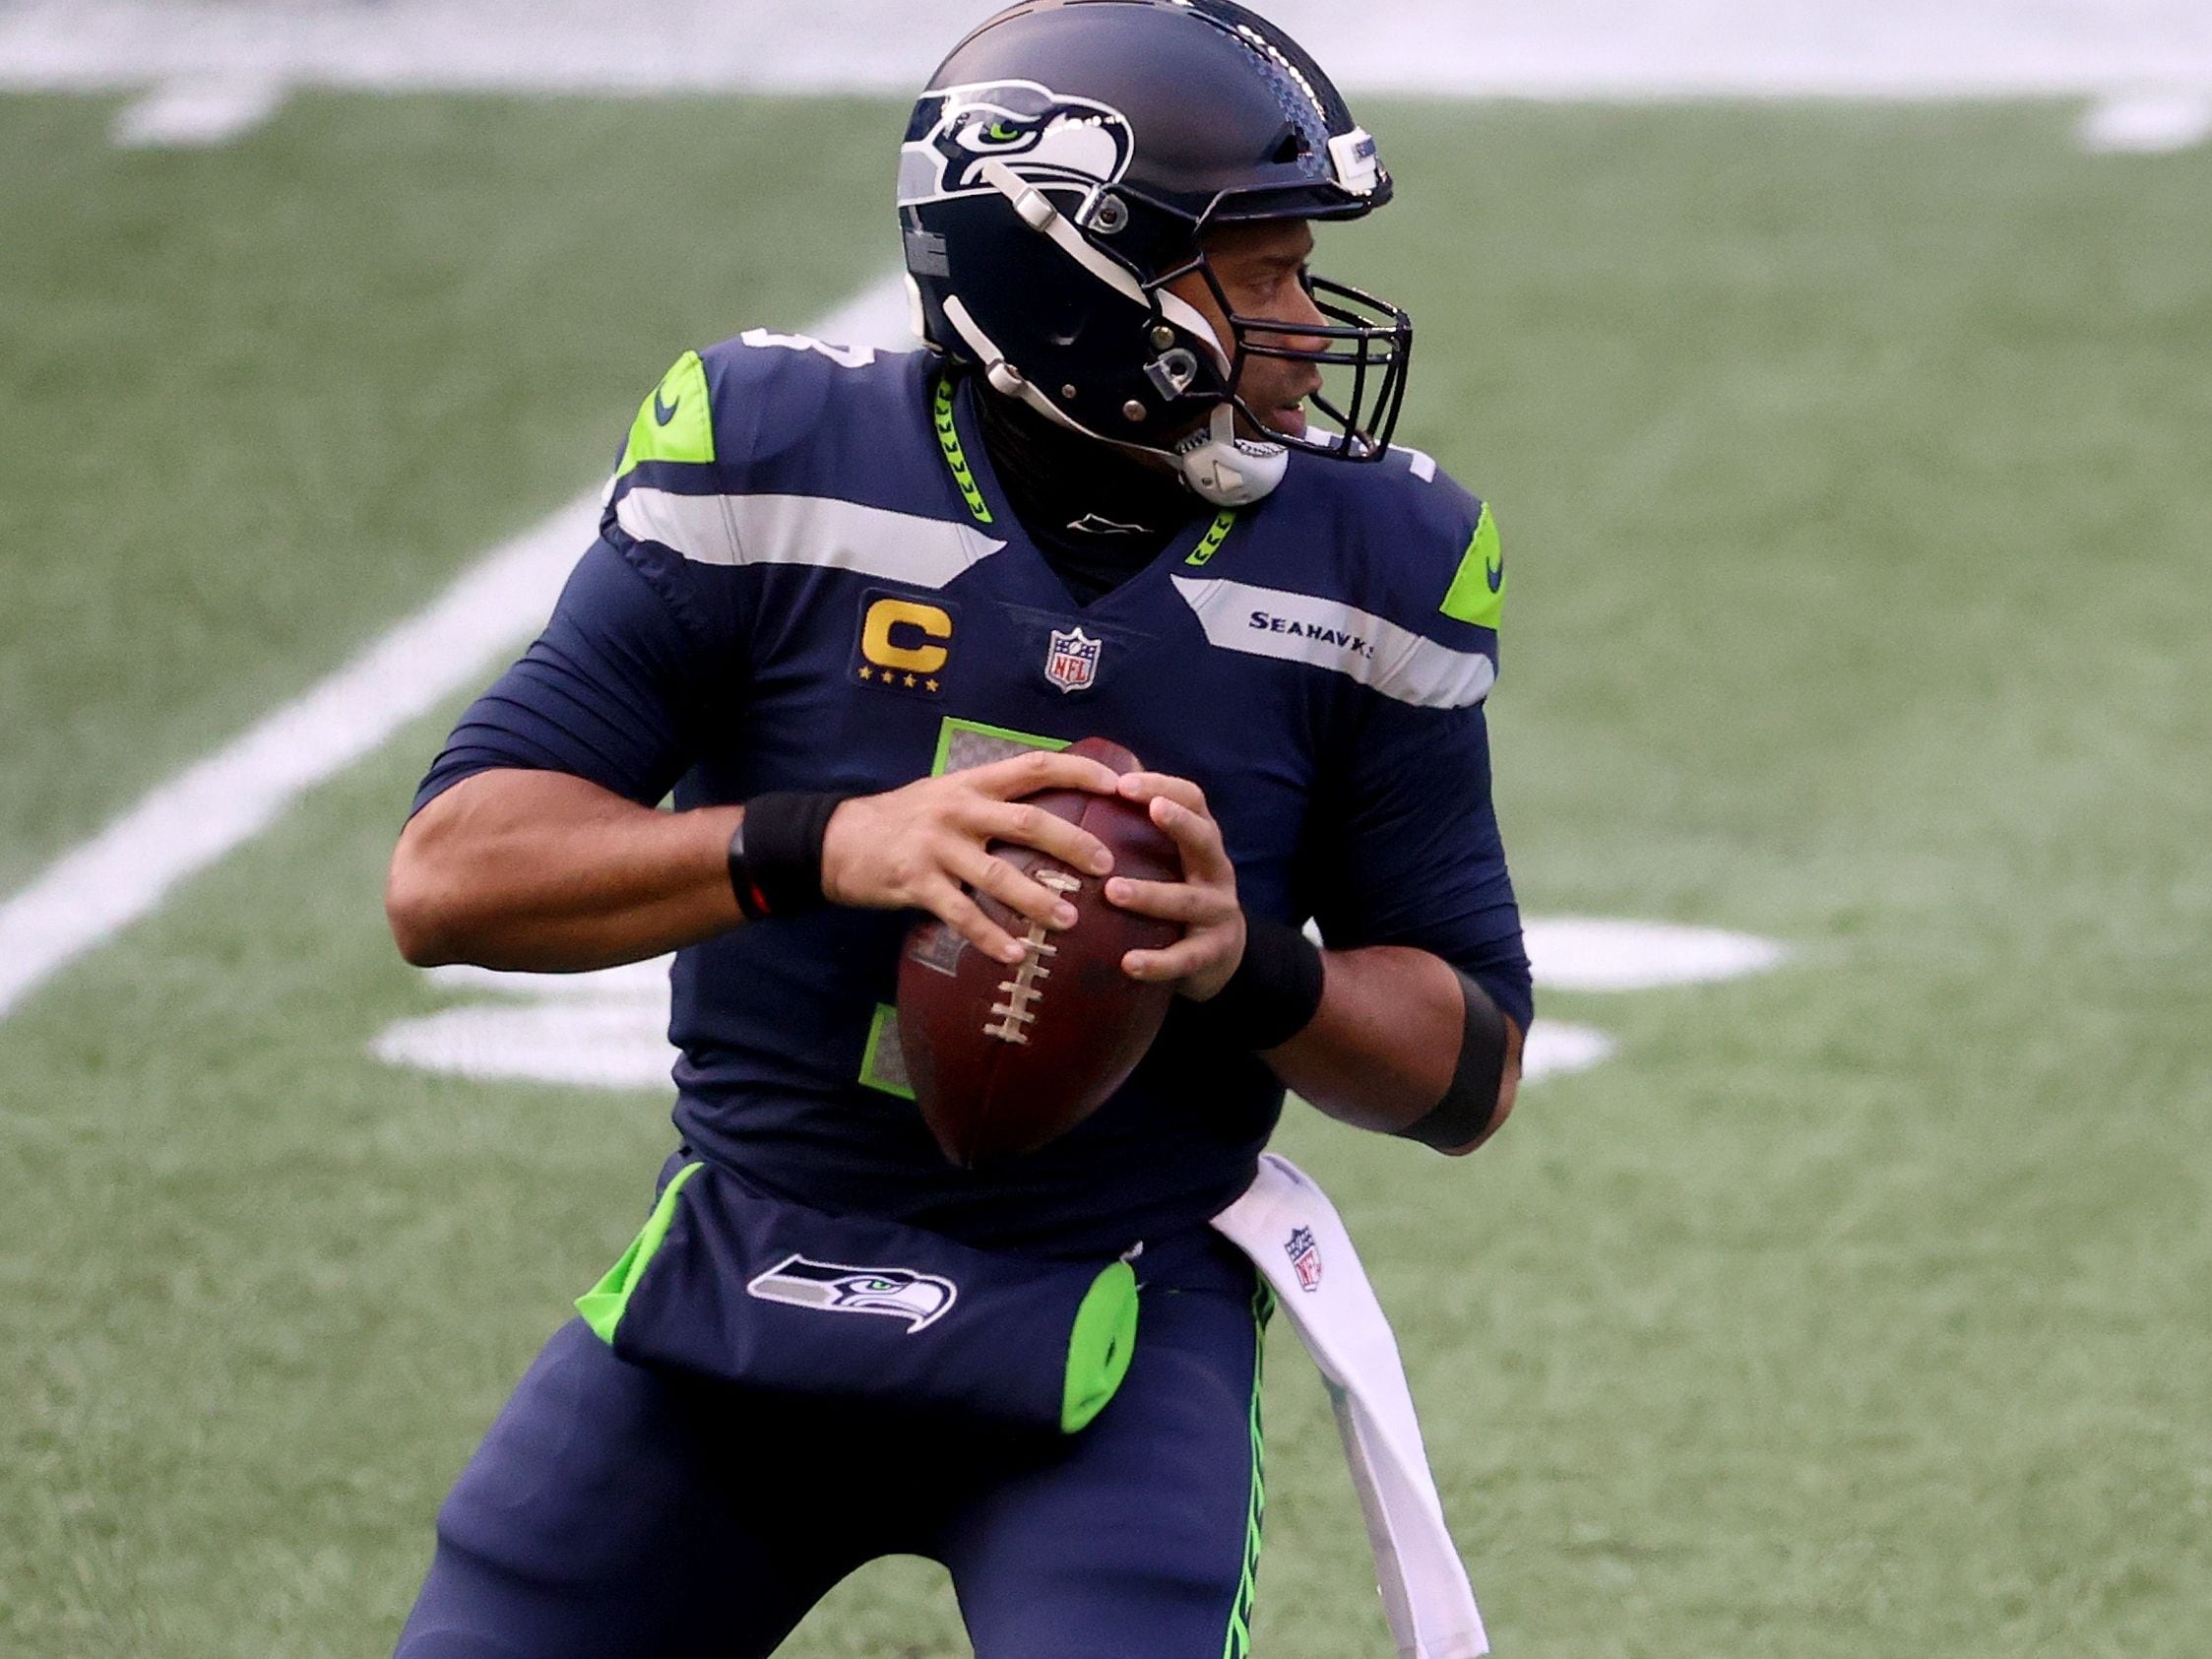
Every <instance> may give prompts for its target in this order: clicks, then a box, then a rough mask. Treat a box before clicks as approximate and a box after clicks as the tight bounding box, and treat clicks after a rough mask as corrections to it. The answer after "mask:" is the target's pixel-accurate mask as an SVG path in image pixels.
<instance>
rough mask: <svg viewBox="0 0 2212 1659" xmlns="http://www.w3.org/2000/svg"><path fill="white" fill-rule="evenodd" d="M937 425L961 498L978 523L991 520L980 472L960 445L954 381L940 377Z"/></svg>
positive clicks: (935, 416) (941, 445)
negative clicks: (978, 478)
mask: <svg viewBox="0 0 2212 1659" xmlns="http://www.w3.org/2000/svg"><path fill="white" fill-rule="evenodd" d="M933 418H934V422H935V424H936V427H937V447H938V448H939V449H941V450H943V451H944V454H945V465H946V466H947V467H949V468H951V469H952V481H953V482H954V483H956V484H958V485H959V486H960V498H961V499H962V500H963V501H965V502H967V503H968V510H969V512H971V513H973V514H974V515H975V516H976V522H977V523H978V524H988V523H990V522H991V517H990V505H989V503H987V502H986V501H984V499H983V492H982V491H981V490H980V489H979V488H978V487H977V486H976V474H975V471H974V469H973V468H971V467H970V466H969V465H968V452H967V451H966V450H965V449H963V448H961V446H960V428H959V427H958V426H956V425H954V424H953V418H952V382H951V381H950V380H949V379H943V378H940V379H939V380H938V382H937V403H936V409H935V412H934V416H933Z"/></svg>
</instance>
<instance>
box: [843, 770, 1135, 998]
mask: <svg viewBox="0 0 2212 1659" xmlns="http://www.w3.org/2000/svg"><path fill="white" fill-rule="evenodd" d="M1117 781H1118V778H1117V775H1116V774H1115V772H1114V771H1113V769H1112V768H1111V767H1109V766H1103V765H1101V764H1100V763H1099V762H1098V761H1095V760H1091V759H1087V758H1086V757H1084V756H1082V755H1073V754H1059V753H1056V752H1052V751H1049V750H1043V749H1038V750H1034V751H1032V752H1031V753H1028V754H1020V755H1015V756H1014V757H1013V758H1012V759H1010V760H996V761H992V762H991V763H990V764H989V765H988V766H971V767H967V768H964V769H963V770H961V771H958V772H948V773H946V774H945V775H944V776H943V777H941V778H922V779H919V780H917V781H916V782H915V783H912V784H908V785H907V786H906V787H905V788H903V789H896V790H889V791H886V792H885V793H884V794H882V795H864V796H858V797H856V798H853V799H852V800H848V801H845V802H843V803H842V804H841V805H840V806H839V807H838V809H837V810H836V811H835V812H833V813H831V814H830V824H829V831H828V833H827V834H826V835H825V836H824V837H823V838H822V893H823V896H824V897H826V898H827V899H829V900H830V902H831V903H832V904H840V905H857V906H860V907H861V908H863V909H866V910H909V909H912V910H925V911H928V912H929V913H930V914H931V915H932V916H935V917H937V918H938V919H939V920H941V921H942V922H944V923H945V924H946V925H948V926H950V927H951V928H952V929H953V930H954V931H955V932H957V933H959V934H960V935H961V936H962V937H963V938H965V939H967V940H968V941H969V942H970V943H971V944H973V945H975V946H976V947H977V948H978V949H979V950H981V951H984V952H986V953H987V954H989V955H991V956H993V957H995V958H997V959H998V960H999V961H1001V962H1008V963H1013V962H1019V961H1021V959H1022V946H1021V943H1020V941H1018V940H1017V939H1016V938H1015V937H1014V936H1013V935H1012V934H1011V933H1009V932H1007V931H1006V929H1005V928H1003V927H1001V926H999V925H997V924H996V923H995V922H993V921H991V919H990V918H989V917H987V916H985V915H984V914H983V911H982V907H981V906H980V905H978V904H977V903H976V901H975V900H974V899H973V898H971V897H969V895H968V892H967V888H968V887H974V888H977V889H980V891H982V892H985V893H988V894H989V895H990V896H991V897H992V898H994V899H997V900H999V901H1000V902H1001V903H1003V904H1006V905H1008V906H1010V907H1011V908H1013V909H1014V910H1016V911H1019V912H1020V913H1021V914H1022V915H1024V916H1026V917H1028V918H1029V919H1030V920H1031V921H1033V922H1041V923H1043V925H1045V926H1047V927H1067V926H1070V925H1073V923H1074V921H1075V907H1074V906H1072V905H1070V904H1069V903H1068V902H1067V901H1066V900H1065V899H1063V898H1061V897H1060V895H1059V894H1057V893H1055V892H1053V891H1052V890H1051V889H1050V888H1048V887H1045V886H1044V885H1043V884H1042V883H1041V882H1038V881H1035V880H1032V879H1031V878H1030V877H1029V876H1027V875H1024V874H1023V873H1022V872H1021V871H1020V870H1018V869H1016V868H1015V867H1014V866H1013V865H1012V864H1010V863H1008V862H1007V861H1005V860H1004V859H998V858H993V857H992V856H991V855H990V854H989V853H987V852H985V851H984V848H985V847H986V846H987V845H988V844H989V843H991V842H993V841H1012V842H1018V843H1020V844H1021V845H1022V846H1024V847H1034V848H1036V849H1037V850H1038V851H1039V852H1041V853H1043V854H1045V855H1046V856H1048V857H1050V858H1053V859H1057V860H1058V861H1060V862H1061V863H1063V864H1065V865H1067V867H1068V868H1070V869H1078V870H1088V871H1090V872H1091V873H1092V874H1094V875H1104V874H1105V873H1106V871H1107V870H1109V869H1111V868H1112V867H1113V855H1112V854H1111V853H1109V852H1107V851H1106V843H1105V842H1103V841H1101V840H1100V839H1099V838H1098V837H1097V836H1095V835H1093V834H1091V833H1090V831H1088V830H1082V829H1078V828H1076V827H1075V825H1073V824H1071V823H1069V822H1068V821H1067V820H1066V819H1065V818H1061V817H1056V816H1054V815H1053V814H1052V813H1050V812H1047V811H1046V810H1045V809H1044V808H1043V807H1042V806H1035V805H1027V804H1024V803H1022V802H1021V801H1019V800H1017V799H1016V797H1018V796H1025V795H1034V794H1036V793H1037V792H1038V791H1039V790H1051V789H1073V790H1089V791H1091V792H1092V793H1094V794H1096V795H1111V794H1112V793H1113V789H1114V785H1115V783H1116V782H1117ZM963 883H965V884H966V886H965V887H964V886H963Z"/></svg>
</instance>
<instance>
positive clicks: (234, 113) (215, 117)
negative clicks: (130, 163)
mask: <svg viewBox="0 0 2212 1659" xmlns="http://www.w3.org/2000/svg"><path fill="white" fill-rule="evenodd" d="M283 102H284V87H283V86H282V85H281V84H279V83H278V82H275V81H271V80H268V79H265V78H261V77H254V76H248V77H245V78H243V79H239V78H235V77H224V76H213V77H194V78H188V79H185V80H179V81H169V82H166V83H164V84H162V85H160V86H158V87H156V88H155V89H154V91H152V92H150V93H148V94H147V95H146V96H144V97H142V98H140V99H139V100H138V101H137V102H136V103H134V104H130V105H128V106H127V107H126V108H125V109H124V110H123V111H122V113H120V114H119V115H117V116H116V117H115V122H114V125H113V126H112V127H110V128H109V129H108V137H109V138H111V139H112V140H113V141H114V142H115V143H116V144H118V145H121V146H122V147H123V148H124V149H126V150H193V149H212V148H214V147H215V146H217V145H220V144H228V143H229V142H230V141H231V140H232V139H234V138H237V137H239V136H241V135H243V134H245V133H249V132H251V131H252V130H253V129H254V128H256V127H258V126H260V125H261V124H262V123H263V122H264V121H266V120H268V119H269V117H270V116H272V115H274V114H276V113H277V109H278V106H279V105H280V104H282V103H283Z"/></svg>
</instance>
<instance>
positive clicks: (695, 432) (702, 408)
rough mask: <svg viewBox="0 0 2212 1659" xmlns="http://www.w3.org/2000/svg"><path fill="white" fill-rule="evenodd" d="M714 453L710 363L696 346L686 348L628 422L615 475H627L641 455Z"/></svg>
mask: <svg viewBox="0 0 2212 1659" xmlns="http://www.w3.org/2000/svg"><path fill="white" fill-rule="evenodd" d="M714 458H715V414H714V410H713V408H712V406H711V405H710V403H709V401H708V396H707V365H706V364H705V363H703V362H701V361H700V360H699V353H698V352H696V351H686V352H685V353H684V354H683V355H682V356H680V357H678V358H677V359H676V366H675V367H673V368H671V369H670V370H668V372H667V373H666V374H664V375H663V376H662V377H661V384H660V385H658V386H656V387H654V388H653V395H652V396H651V397H649V398H647V399H646V400H645V402H644V404H643V405H642V406H640V408H639V410H638V417H637V418H636V419H635V420H633V421H631V422H630V441H629V443H628V444H626V445H625V446H624V447H623V450H622V462H621V465H620V466H618V467H617V468H615V470H614V476H615V477H616V478H621V477H623V476H624V475H625V474H626V473H628V472H629V470H630V469H631V468H632V467H635V466H636V465H637V464H638V463H639V462H640V461H712V460H713V459H714Z"/></svg>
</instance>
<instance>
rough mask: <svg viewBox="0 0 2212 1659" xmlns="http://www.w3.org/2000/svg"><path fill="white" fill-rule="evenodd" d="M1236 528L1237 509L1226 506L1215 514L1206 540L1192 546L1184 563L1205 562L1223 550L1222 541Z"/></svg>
mask: <svg viewBox="0 0 2212 1659" xmlns="http://www.w3.org/2000/svg"><path fill="white" fill-rule="evenodd" d="M1235 528H1236V509H1235V508H1234V507H1224V508H1223V509H1222V510H1221V511H1220V513H1218V514H1216V515H1215V518H1214V522H1213V524H1212V526H1211V527H1210V528H1209V529H1208V530H1207V532H1206V535H1205V538H1204V540H1202V541H1201V542H1199V543H1198V545H1197V546H1195V547H1193V548H1191V550H1190V557H1188V558H1186V559H1184V560H1183V563H1185V564H1204V563H1205V562H1206V561H1207V560H1208V559H1210V558H1212V557H1213V556H1214V555H1215V554H1216V553H1218V552H1220V551H1221V550H1222V543H1223V542H1226V541H1228V540H1229V533H1230V532H1231V531H1232V530H1233V529H1235Z"/></svg>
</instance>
